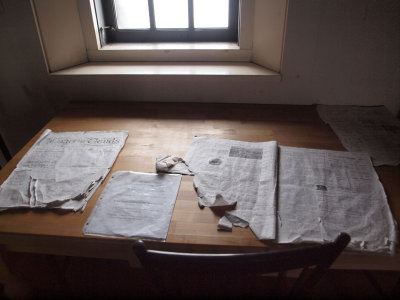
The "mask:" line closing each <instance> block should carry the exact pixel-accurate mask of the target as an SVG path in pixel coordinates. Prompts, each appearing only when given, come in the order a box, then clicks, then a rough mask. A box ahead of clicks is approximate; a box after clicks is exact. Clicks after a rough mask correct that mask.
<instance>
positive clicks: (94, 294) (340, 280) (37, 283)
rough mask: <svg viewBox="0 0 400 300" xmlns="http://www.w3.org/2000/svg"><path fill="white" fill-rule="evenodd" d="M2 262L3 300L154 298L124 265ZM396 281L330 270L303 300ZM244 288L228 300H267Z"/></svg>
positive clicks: (25, 259) (362, 294) (374, 290)
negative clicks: (9, 268) (8, 266)
mask: <svg viewBox="0 0 400 300" xmlns="http://www.w3.org/2000/svg"><path fill="white" fill-rule="evenodd" d="M8 259H9V261H10V262H13V264H14V266H15V267H16V268H15V270H19V271H14V272H13V274H12V275H13V276H12V278H8V279H7V280H6V281H5V283H6V285H5V286H3V297H4V298H5V299H60V298H68V299H80V298H85V299H88V298H89V299H91V298H117V299H118V298H138V299H142V298H143V299H145V298H146V299H148V298H159V297H160V294H159V293H158V291H157V288H156V287H155V286H153V285H152V283H151V282H150V281H149V280H148V279H147V277H146V276H145V275H144V274H143V272H142V271H140V270H138V269H132V268H130V266H129V264H128V262H126V261H120V260H105V259H85V258H75V257H60V256H45V255H36V254H22V255H21V254H12V253H11V254H9V257H8ZM49 262H50V264H49ZM50 265H52V266H57V267H56V268H54V267H49V266H50ZM38 274H40V277H39V276H38ZM173 277H174V275H173V274H171V278H173ZM399 279H400V273H399V272H387V271H385V272H378V271H374V272H370V273H365V272H364V271H339V270H330V271H329V273H328V274H326V276H325V277H323V278H322V280H321V281H320V282H319V284H318V285H317V286H316V287H315V289H314V290H313V293H312V294H311V295H310V296H309V298H310V299H333V298H335V299H338V298H347V297H348V298H350V297H351V298H366V299H377V298H380V299H383V298H397V296H400V286H399ZM2 282H4V278H3V280H2ZM249 286H251V287H250V289H251V290H252V291H253V292H252V294H251V295H247V294H241V292H243V290H241V291H235V290H234V289H232V290H231V293H232V294H231V295H230V296H229V299H235V298H246V299H253V298H268V296H267V293H265V292H264V287H262V288H260V286H258V287H257V288H256V287H255V285H254V288H253V285H252V283H249ZM261 290H263V291H261ZM235 296H237V297H235ZM220 298H221V297H218V299H220ZM222 298H223V297H222ZM227 298H228V297H227Z"/></svg>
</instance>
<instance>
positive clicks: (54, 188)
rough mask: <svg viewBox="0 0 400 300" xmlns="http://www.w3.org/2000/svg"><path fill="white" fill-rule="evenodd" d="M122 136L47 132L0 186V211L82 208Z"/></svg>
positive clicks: (119, 133)
mask: <svg viewBox="0 0 400 300" xmlns="http://www.w3.org/2000/svg"><path fill="white" fill-rule="evenodd" d="M127 136H128V132H126V131H88V132H52V131H51V130H46V131H45V132H44V133H43V134H42V135H41V137H40V138H39V139H38V141H37V142H36V143H35V144H34V145H33V146H32V147H31V149H30V150H29V151H28V152H27V153H26V155H25V156H24V157H23V158H22V159H21V161H20V162H19V163H18V165H17V168H16V169H15V170H14V171H13V172H12V173H11V174H10V176H9V178H8V179H7V180H6V181H5V182H4V183H3V184H2V186H1V187H0V209H8V208H18V207H32V208H33V207H38V208H59V209H65V210H73V211H78V210H83V209H84V208H85V206H86V203H87V201H88V200H89V199H90V197H91V196H92V194H93V193H94V192H95V190H96V189H97V187H98V186H99V185H100V184H101V182H102V180H103V179H104V178H105V177H106V176H107V174H108V172H109V170H110V169H111V167H112V165H113V163H114V161H115V159H116V158H117V156H118V153H119V152H120V151H121V149H122V147H123V146H124V144H125V140H126V138H127Z"/></svg>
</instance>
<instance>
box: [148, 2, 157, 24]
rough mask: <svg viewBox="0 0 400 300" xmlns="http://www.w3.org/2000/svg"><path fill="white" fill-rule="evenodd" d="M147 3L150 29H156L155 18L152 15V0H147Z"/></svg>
mask: <svg viewBox="0 0 400 300" xmlns="http://www.w3.org/2000/svg"><path fill="white" fill-rule="evenodd" d="M147 1H148V4H149V18H150V29H152V30H154V29H156V18H155V16H154V2H153V0H147Z"/></svg>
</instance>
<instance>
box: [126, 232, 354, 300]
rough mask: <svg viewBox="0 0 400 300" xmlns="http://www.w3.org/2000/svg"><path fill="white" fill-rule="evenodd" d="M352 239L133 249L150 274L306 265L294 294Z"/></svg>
mask: <svg viewBox="0 0 400 300" xmlns="http://www.w3.org/2000/svg"><path fill="white" fill-rule="evenodd" d="M349 241H350V237H349V235H348V234H346V233H341V234H340V235H339V236H338V237H337V238H336V240H335V241H334V242H330V243H326V244H319V245H310V246H304V247H297V248H291V249H282V250H270V251H265V252H256V253H235V254H203V253H181V252H167V251H158V250H149V249H147V248H146V246H145V243H144V242H143V241H141V240H139V241H137V242H135V243H134V246H133V251H134V253H135V255H136V256H137V257H138V259H139V261H140V262H141V264H142V266H143V267H144V268H145V270H147V271H148V272H150V273H151V275H155V274H157V275H158V274H160V273H162V272H164V273H165V272H167V273H169V274H175V275H176V274H194V273H195V274H213V276H214V278H221V276H223V277H226V276H228V277H237V276H239V277H242V278H244V277H245V276H248V275H249V276H260V275H263V274H268V273H279V274H283V273H284V272H286V271H289V270H294V269H303V271H302V272H301V274H300V276H299V277H298V279H297V281H296V282H295V284H294V285H293V287H292V289H291V294H294V295H304V294H305V293H307V292H308V291H310V289H311V288H312V287H313V286H314V285H315V284H316V283H317V282H318V281H319V279H320V278H321V276H322V275H323V274H324V273H325V272H326V271H327V270H328V269H329V267H330V266H331V264H332V263H333V262H334V261H335V259H336V258H337V257H338V256H339V254H340V253H341V252H342V251H343V249H344V248H345V247H346V246H347V244H348V243H349ZM311 267H314V268H312V269H311ZM153 278H158V279H159V277H154V276H153ZM159 284H161V283H157V285H159Z"/></svg>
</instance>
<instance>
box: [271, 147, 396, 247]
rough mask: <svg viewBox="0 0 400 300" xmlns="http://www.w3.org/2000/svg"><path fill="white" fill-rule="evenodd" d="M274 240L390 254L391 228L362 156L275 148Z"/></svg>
mask: <svg viewBox="0 0 400 300" xmlns="http://www.w3.org/2000/svg"><path fill="white" fill-rule="evenodd" d="M279 149H280V153H279V157H280V163H279V189H278V194H279V201H278V222H277V224H278V228H277V240H278V242H280V243H296V242H304V241H314V242H324V241H333V240H334V239H335V238H336V236H337V235H338V234H339V233H340V232H347V233H348V234H349V235H350V236H351V243H350V245H349V247H350V248H354V249H359V250H365V251H378V252H382V251H385V252H388V251H394V247H395V243H396V240H397V224H396V223H395V221H394V218H393V216H392V214H391V212H390V208H389V206H388V203H387V199H386V195H385V192H384V190H383V187H382V184H381V183H380V181H379V179H378V176H377V174H376V172H375V170H374V168H373V166H372V164H371V160H370V158H369V156H368V155H367V154H364V153H351V152H342V151H328V150H316V149H304V148H292V147H283V146H280V147H279Z"/></svg>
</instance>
